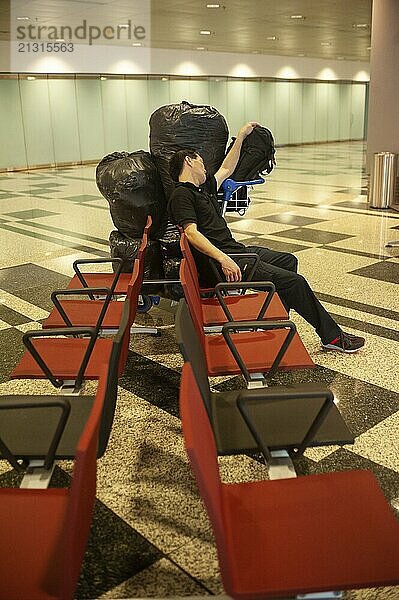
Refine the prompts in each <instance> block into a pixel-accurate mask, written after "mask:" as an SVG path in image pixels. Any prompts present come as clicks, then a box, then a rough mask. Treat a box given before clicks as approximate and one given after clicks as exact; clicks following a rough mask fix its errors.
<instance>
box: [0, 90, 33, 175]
mask: <svg viewBox="0 0 399 600" xmlns="http://www.w3.org/2000/svg"><path fill="white" fill-rule="evenodd" d="M0 138H1V144H0V168H5V167H9V168H19V167H26V165H27V164H28V160H27V156H26V145H25V138H24V127H23V120H22V109H21V98H20V89H19V82H18V81H17V80H16V79H3V80H2V81H0Z"/></svg>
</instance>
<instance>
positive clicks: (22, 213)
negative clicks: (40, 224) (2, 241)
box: [4, 208, 59, 219]
mask: <svg viewBox="0 0 399 600" xmlns="http://www.w3.org/2000/svg"><path fill="white" fill-rule="evenodd" d="M4 214H5V215H6V216H7V217H16V218H17V219H39V218H40V217H51V216H53V215H59V213H56V212H51V211H49V210H42V209H41V208H33V209H32V210H19V211H17V212H10V213H4Z"/></svg>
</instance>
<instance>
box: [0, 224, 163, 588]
mask: <svg viewBox="0 0 399 600" xmlns="http://www.w3.org/2000/svg"><path fill="white" fill-rule="evenodd" d="M150 225H151V222H150V219H149V221H148V223H147V227H146V229H145V231H144V233H143V239H142V243H141V246H140V249H139V252H138V256H137V259H136V260H135V262H134V267H133V272H132V273H130V274H129V278H127V277H124V279H123V293H124V295H125V300H124V301H119V300H115V299H114V298H115V293H116V292H115V288H116V286H117V284H119V286H120V288H122V281H120V279H119V277H120V269H118V268H117V269H116V272H115V273H114V274H113V273H103V274H99V273H94V274H93V275H94V277H93V280H92V281H91V282H90V284H89V283H88V282H87V281H86V280H83V281H82V277H83V276H82V274H81V272H80V271H79V273H78V274H76V275H75V276H74V278H73V279H72V280H71V283H70V287H69V290H66V291H61V290H60V291H56V292H54V293H53V295H52V297H53V298H54V299H55V308H54V311H52V312H51V313H50V316H49V318H48V319H47V320H46V321H45V322H44V323H43V329H42V330H38V331H35V332H27V333H26V334H25V335H24V338H23V341H24V344H25V346H26V351H25V353H24V354H23V356H22V358H21V360H20V361H19V363H18V364H17V366H16V367H15V368H14V370H13V372H12V374H11V377H12V378H18V379H20V378H26V379H32V380H36V379H42V378H48V379H49V380H50V382H51V383H52V384H53V385H54V386H56V387H57V388H60V390H59V392H60V393H58V394H56V395H52V394H49V395H45V396H43V395H42V396H40V395H34V394H33V393H32V395H25V396H18V395H7V396H2V397H1V398H0V455H1V456H2V458H3V459H7V460H8V461H9V463H10V464H11V466H12V467H13V468H14V469H15V470H16V471H17V472H21V473H23V474H24V477H23V479H22V483H21V487H20V488H0V515H1V516H0V543H1V554H2V558H1V561H0V598H4V599H7V600H21V599H22V598H29V599H30V600H36V599H50V598H52V599H55V598H59V599H63V600H70V599H71V598H73V597H74V593H75V588H76V585H77V580H78V577H79V574H80V570H81V564H82V560H83V556H84V551H85V546H86V542H87V538H88V534H89V529H90V524H91V518H92V511H93V506H94V501H95V493H96V470H97V458H99V457H101V456H102V455H103V454H104V452H105V450H106V447H107V443H108V439H109V436H110V433H111V428H112V423H113V419H114V413H115V407H116V401H117V393H118V391H117V388H118V377H119V376H120V375H121V374H122V372H123V370H124V368H125V364H126V360H127V356H128V350H129V340H130V330H131V327H132V324H133V322H134V319H135V316H136V310H137V303H138V296H139V293H140V289H141V285H142V281H143V275H144V258H145V250H146V246H147V239H148V229H149V227H150ZM85 262H91V261H85ZM96 262H98V261H96ZM105 262H107V261H105ZM85 276H86V277H87V278H88V279H90V277H91V275H90V274H89V275H88V274H86V275H85ZM100 279H101V282H100ZM93 284H94V286H93ZM89 285H90V287H88V286H89ZM98 285H99V286H100V287H96V286H98ZM79 286H80V287H79ZM71 291H73V294H71ZM63 294H64V295H66V296H67V299H66V300H61V301H60V300H59V297H60V296H62V295H63ZM71 295H73V296H74V299H72V300H71V299H70V296H71ZM76 296H80V297H81V296H89V299H87V297H86V298H83V299H82V298H79V299H78V298H76ZM99 297H101V299H99ZM61 325H62V327H61ZM54 326H55V327H56V328H54ZM104 330H116V331H117V333H116V335H115V336H114V337H113V338H112V339H110V338H104V337H99V333H100V331H104ZM87 380H98V387H97V392H96V395H95V397H93V396H90V395H85V394H84V393H78V392H82V386H83V383H84V382H85V381H87ZM61 459H72V460H74V467H73V474H72V481H71V485H70V487H69V488H51V487H48V486H49V483H50V479H51V475H52V472H53V469H54V466H55V461H56V460H61Z"/></svg>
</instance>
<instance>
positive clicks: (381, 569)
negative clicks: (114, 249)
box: [176, 232, 399, 600]
mask: <svg viewBox="0 0 399 600" xmlns="http://www.w3.org/2000/svg"><path fill="white" fill-rule="evenodd" d="M181 250H182V254H183V260H182V262H181V268H180V277H181V282H182V286H183V290H184V294H185V299H183V300H181V301H180V303H179V307H178V311H177V315H176V334H177V340H178V343H179V347H180V350H181V353H182V355H183V358H184V366H183V371H182V377H181V388H180V413H181V418H182V427H183V435H184V439H185V445H186V449H187V453H188V457H189V460H190V462H191V466H192V470H193V472H194V475H195V477H196V480H197V483H198V488H199V490H200V494H201V497H202V499H203V501H204V504H205V507H206V510H207V513H208V516H209V519H210V521H211V523H212V526H213V531H214V535H215V540H216V545H217V550H218V558H219V566H220V571H221V576H222V581H223V585H224V588H225V590H226V592H227V593H228V594H229V595H230V596H231V597H232V598H237V599H247V600H253V599H255V598H277V597H284V598H295V597H297V598H306V597H309V598H337V597H341V594H342V590H348V589H354V588H368V587H374V586H389V585H395V584H398V583H399V522H398V520H397V518H396V517H395V515H394V514H393V511H392V509H391V507H390V506H389V504H388V502H387V501H386V499H385V497H384V495H383V493H382V491H381V489H380V487H379V485H378V483H377V481H376V479H375V477H374V475H373V474H372V473H371V472H369V471H364V470H363V471H361V470H353V471H346V472H333V473H322V474H318V475H306V476H300V477H296V472H295V463H296V460H297V459H298V458H300V457H301V456H302V455H303V453H304V451H305V450H306V449H307V448H309V447H315V446H324V445H331V444H340V445H343V444H351V443H353V441H354V439H353V435H352V433H351V432H350V431H349V429H348V427H347V426H346V424H345V422H344V420H343V418H342V416H341V415H340V413H339V411H338V409H337V406H336V405H335V403H334V396H333V394H332V392H331V391H330V390H329V389H328V388H326V387H324V386H321V385H317V384H312V385H311V384H302V385H297V386H281V385H274V386H269V385H268V382H270V379H271V377H272V376H273V375H274V374H275V373H276V371H278V370H289V369H298V368H311V367H312V366H314V365H313V361H312V360H311V358H310V356H309V355H308V353H307V351H306V349H305V348H304V346H303V344H302V342H301V340H300V339H299V336H298V334H297V332H296V329H295V326H294V324H293V323H292V322H290V321H289V320H288V315H287V312H286V310H285V308H284V306H283V305H282V303H281V301H280V299H279V298H278V295H277V294H276V293H275V290H274V286H273V285H272V284H271V283H270V282H269V283H268V282H260V283H251V282H249V283H248V284H243V283H242V282H240V283H230V284H229V283H222V282H221V283H219V284H217V285H216V288H215V290H214V292H215V293H214V295H211V297H210V293H211V291H212V290H209V289H208V290H203V289H201V288H200V286H199V282H198V275H197V270H196V267H195V262H194V259H193V256H192V254H191V249H190V245H189V243H188V240H187V238H186V236H185V234H184V232H181ZM237 287H239V288H240V293H238V294H235V295H233V296H230V295H228V293H229V292H230V290H232V289H235V290H237ZM248 288H252V290H254V289H256V290H258V291H256V292H252V293H251V294H247V293H244V292H245V291H246V290H247V289H248ZM238 373H240V374H241V375H242V376H243V377H244V379H245V382H246V384H247V388H246V389H233V390H231V389H229V391H224V392H220V391H212V390H211V387H210V382H209V377H211V376H215V375H235V374H238ZM230 387H231V386H230ZM254 452H260V453H261V454H262V455H263V458H264V460H265V462H266V465H267V466H268V478H267V479H265V480H264V481H248V482H245V483H233V484H226V483H223V482H222V481H221V478H220V474H219V468H218V456H221V455H234V454H246V453H251V455H253V453H254ZM282 462H283V466H282ZM312 594H313V595H312ZM307 595H308V596H307Z"/></svg>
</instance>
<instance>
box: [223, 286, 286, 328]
mask: <svg viewBox="0 0 399 600" xmlns="http://www.w3.org/2000/svg"><path fill="white" fill-rule="evenodd" d="M249 288H250V289H255V290H256V289H261V290H265V289H266V291H267V292H268V294H267V295H266V296H265V300H264V302H263V304H262V307H261V309H260V311H259V314H258V316H257V317H256V320H257V321H261V320H262V319H263V317H264V315H265V312H266V310H267V308H268V306H269V304H270V302H271V301H272V298H273V294H274V292H275V291H276V287H275V285H274V283H272V282H271V281H256V282H250V283H249V282H246V281H245V282H242V281H240V289H241V290H247V289H249ZM231 289H237V284H236V283H234V282H232V283H228V282H227V281H226V282H225V283H217V284H216V286H215V295H216V298H217V299H218V300H219V304H220V306H221V307H222V309H223V311H224V314H225V315H226V317H227V320H228V321H234V318H233V316H232V314H231V313H230V311H229V309H228V307H227V305H226V302H225V300H224V297H223V294H222V292H223V291H225V290H231Z"/></svg>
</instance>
